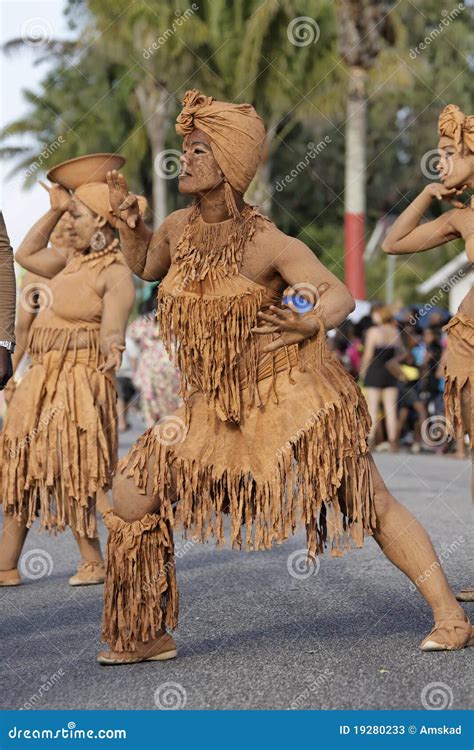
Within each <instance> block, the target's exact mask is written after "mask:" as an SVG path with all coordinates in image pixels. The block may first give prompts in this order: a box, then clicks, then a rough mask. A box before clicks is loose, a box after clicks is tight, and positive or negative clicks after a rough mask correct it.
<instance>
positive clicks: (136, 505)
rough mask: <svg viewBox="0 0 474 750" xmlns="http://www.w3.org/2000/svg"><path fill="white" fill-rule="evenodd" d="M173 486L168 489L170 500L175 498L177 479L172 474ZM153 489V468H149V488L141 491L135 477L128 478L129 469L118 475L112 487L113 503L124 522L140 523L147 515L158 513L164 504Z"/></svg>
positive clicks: (115, 510) (162, 498) (172, 473)
mask: <svg viewBox="0 0 474 750" xmlns="http://www.w3.org/2000/svg"><path fill="white" fill-rule="evenodd" d="M171 477H172V485H171V487H168V488H167V493H168V496H169V497H170V498H172V497H174V495H173V493H174V489H175V482H176V478H175V475H174V472H173V471H172V472H171ZM164 500H165V498H164V497H161V496H160V495H159V494H157V493H156V492H155V491H154V488H153V467H149V480H148V482H147V486H146V487H145V488H144V491H143V490H140V489H139V488H138V487H137V485H136V483H135V480H134V479H133V477H129V476H127V469H126V468H125V469H124V470H123V471H121V472H120V471H119V472H117V473H116V475H115V477H114V481H113V486H112V501H113V509H114V512H115V513H116V514H117V515H118V516H120V518H122V519H123V520H124V521H127V522H130V523H131V522H132V521H138V520H140V519H141V518H143V516H146V514H147V513H157V512H158V511H159V509H160V507H161V505H162V503H163V502H164Z"/></svg>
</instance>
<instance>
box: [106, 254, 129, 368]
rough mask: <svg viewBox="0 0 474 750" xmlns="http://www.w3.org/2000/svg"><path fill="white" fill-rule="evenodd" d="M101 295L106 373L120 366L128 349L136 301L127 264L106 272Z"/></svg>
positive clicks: (107, 269)
mask: <svg viewBox="0 0 474 750" xmlns="http://www.w3.org/2000/svg"><path fill="white" fill-rule="evenodd" d="M98 292H99V294H100V296H102V300H103V308H102V319H101V324H100V349H101V352H102V354H103V355H104V357H105V359H106V362H105V366H104V367H103V368H102V369H103V370H104V371H105V370H111V369H116V368H118V367H119V366H120V362H121V354H122V351H123V350H124V349H125V330H126V327H127V322H128V318H129V316H130V313H131V311H132V308H133V303H134V301H135V287H134V284H133V277H132V274H131V272H130V269H129V268H127V267H126V266H125V264H124V263H113V264H112V265H110V266H108V267H107V268H105V269H104V270H103V271H102V272H101V274H100V276H99V279H98Z"/></svg>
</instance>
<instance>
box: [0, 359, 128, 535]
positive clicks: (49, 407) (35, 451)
mask: <svg viewBox="0 0 474 750" xmlns="http://www.w3.org/2000/svg"><path fill="white" fill-rule="evenodd" d="M96 364H97V363H96V362H91V357H90V352H89V351H88V350H87V349H85V350H77V351H67V352H64V351H63V352H60V351H49V352H47V353H46V354H42V355H35V358H34V361H33V363H32V364H31V366H30V368H29V369H28V371H27V372H26V374H25V376H24V378H23V379H22V380H21V381H20V383H19V384H18V386H17V388H16V391H15V393H14V396H13V398H12V400H11V403H10V405H9V408H8V413H7V418H6V421H5V426H4V430H3V434H2V437H1V449H2V466H1V486H2V499H3V509H4V512H5V513H7V514H10V515H13V516H15V517H17V518H18V519H20V518H22V519H26V521H27V525H28V526H31V525H32V523H33V521H34V519H35V517H36V516H37V515H39V519H40V526H41V528H42V529H47V530H50V531H63V530H64V529H65V527H66V526H70V528H71V529H72V530H73V531H75V532H76V533H78V534H79V535H80V536H82V537H89V538H95V537H96V536H97V529H96V518H95V499H96V493H97V491H98V490H107V489H108V488H109V487H110V485H111V478H112V472H113V470H114V468H115V464H116V461H117V407H116V388H115V380H114V376H111V375H110V374H109V373H106V374H102V373H100V372H97V370H96Z"/></svg>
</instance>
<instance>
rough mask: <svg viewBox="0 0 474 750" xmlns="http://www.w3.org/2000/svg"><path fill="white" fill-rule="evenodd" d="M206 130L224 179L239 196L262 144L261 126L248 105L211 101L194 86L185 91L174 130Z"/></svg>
mask: <svg viewBox="0 0 474 750" xmlns="http://www.w3.org/2000/svg"><path fill="white" fill-rule="evenodd" d="M195 128H198V129H199V130H202V131H203V132H204V133H207V135H208V136H209V138H210V140H211V145H212V153H213V154H214V157H215V159H216V161H217V163H218V164H219V167H220V168H221V170H222V172H223V173H224V177H225V178H226V180H227V182H228V183H230V185H231V186H232V187H233V188H234V189H235V190H237V192H238V193H241V194H242V195H243V194H244V193H245V191H246V190H247V188H248V186H249V185H250V183H251V182H252V180H253V178H254V177H255V173H256V171H257V169H258V165H259V164H260V161H261V159H262V154H263V148H264V144H265V126H264V124H263V120H262V118H261V117H260V116H259V115H258V114H257V113H256V111H255V109H254V108H253V107H252V105H251V104H232V103H229V102H218V101H215V99H214V97H212V96H205V95H204V94H202V93H201V92H200V91H198V90H197V89H192V90H190V91H186V93H185V95H184V99H183V109H182V111H181V113H180V115H179V116H178V119H177V120H176V132H177V133H178V134H179V135H182V136H185V137H186V136H187V135H189V134H190V133H191V132H192V131H193V130H194V129H195Z"/></svg>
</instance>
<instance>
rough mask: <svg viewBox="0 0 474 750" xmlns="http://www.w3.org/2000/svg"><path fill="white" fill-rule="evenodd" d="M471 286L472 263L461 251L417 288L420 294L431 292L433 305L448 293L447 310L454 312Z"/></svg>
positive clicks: (473, 279)
mask: <svg viewBox="0 0 474 750" xmlns="http://www.w3.org/2000/svg"><path fill="white" fill-rule="evenodd" d="M472 286H474V272H473V270H472V265H471V263H470V262H469V259H468V257H467V255H466V253H465V252H462V253H460V254H459V255H457V256H456V257H455V258H453V259H452V260H450V261H449V262H448V263H446V264H445V265H444V266H443V267H442V268H440V269H439V270H438V271H436V273H434V274H433V275H432V276H430V277H429V279H427V280H426V281H424V282H423V283H422V284H420V285H419V286H418V287H417V289H418V291H419V292H420V294H429V293H430V292H433V296H432V300H433V304H434V305H436V304H438V303H439V302H441V300H442V299H443V297H444V295H446V294H449V311H450V312H451V313H452V314H454V313H455V312H457V309H458V307H459V305H460V304H461V302H462V300H463V299H464V297H465V296H466V294H467V293H468V292H469V290H470V289H471V288H472Z"/></svg>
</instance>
